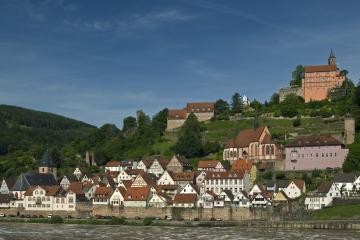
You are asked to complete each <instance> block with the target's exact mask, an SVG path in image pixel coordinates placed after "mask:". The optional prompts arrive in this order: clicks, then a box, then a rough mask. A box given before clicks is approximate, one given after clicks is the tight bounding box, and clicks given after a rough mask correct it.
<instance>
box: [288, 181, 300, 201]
mask: <svg viewBox="0 0 360 240" xmlns="http://www.w3.org/2000/svg"><path fill="white" fill-rule="evenodd" d="M283 191H284V192H285V194H286V196H288V197H289V198H291V199H295V198H298V197H300V196H301V194H303V191H302V189H300V188H299V187H298V186H297V185H296V184H295V183H294V182H293V181H291V182H290V183H289V185H288V186H287V188H285V189H284V190H283Z"/></svg>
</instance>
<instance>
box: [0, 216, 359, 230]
mask: <svg viewBox="0 0 360 240" xmlns="http://www.w3.org/2000/svg"><path fill="white" fill-rule="evenodd" d="M0 222H9V223H32V224H36V223H41V224H52V223H54V222H51V219H34V218H2V219H0ZM55 223H56V224H79V225H130V226H172V227H242V228H283V229H332V230H360V220H326V221H325V220H306V221H265V220H264V221H261V220H251V221H174V220H153V219H143V220H126V219H122V218H113V219H64V220H63V221H62V222H55Z"/></svg>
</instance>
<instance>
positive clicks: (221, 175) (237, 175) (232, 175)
mask: <svg viewBox="0 0 360 240" xmlns="http://www.w3.org/2000/svg"><path fill="white" fill-rule="evenodd" d="M244 174H245V172H240V171H238V172H208V173H206V176H205V179H242V178H243V177H244Z"/></svg>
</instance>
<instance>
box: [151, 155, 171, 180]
mask: <svg viewBox="0 0 360 240" xmlns="http://www.w3.org/2000/svg"><path fill="white" fill-rule="evenodd" d="M168 163H169V161H168V160H165V159H157V158H156V159H154V161H153V162H152V164H151V166H150V168H149V169H148V172H149V173H152V174H154V175H155V176H157V177H159V176H160V175H161V174H163V172H164V171H165V169H166V166H167V164H168Z"/></svg>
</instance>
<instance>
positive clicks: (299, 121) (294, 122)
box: [293, 116, 301, 127]
mask: <svg viewBox="0 0 360 240" xmlns="http://www.w3.org/2000/svg"><path fill="white" fill-rule="evenodd" d="M300 125H301V117H300V116H298V117H297V118H296V119H295V120H294V121H293V127H299V126H300Z"/></svg>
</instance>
